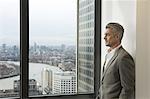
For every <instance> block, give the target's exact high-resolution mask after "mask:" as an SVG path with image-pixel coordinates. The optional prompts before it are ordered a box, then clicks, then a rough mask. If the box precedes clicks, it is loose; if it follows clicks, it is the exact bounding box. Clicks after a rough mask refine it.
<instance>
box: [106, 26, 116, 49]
mask: <svg viewBox="0 0 150 99" xmlns="http://www.w3.org/2000/svg"><path fill="white" fill-rule="evenodd" d="M104 35H105V36H104V40H105V45H106V46H108V47H114V46H115V44H117V43H118V36H117V34H116V33H113V30H112V29H110V28H107V29H106V32H105V34H104Z"/></svg>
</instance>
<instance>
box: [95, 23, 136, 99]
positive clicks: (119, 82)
mask: <svg viewBox="0 0 150 99" xmlns="http://www.w3.org/2000/svg"><path fill="white" fill-rule="evenodd" d="M123 34H124V28H123V27H122V26H121V25H120V24H118V23H108V24H107V25H106V32H105V36H104V40H105V45H106V46H108V47H109V49H108V53H107V54H106V57H105V62H104V65H103V70H102V71H103V73H102V77H101V81H100V82H101V83H100V88H99V95H98V96H97V99H135V63H134V60H133V58H132V56H131V55H130V54H129V53H128V52H127V51H126V50H125V49H124V48H123V47H122V45H121V40H122V37H123Z"/></svg>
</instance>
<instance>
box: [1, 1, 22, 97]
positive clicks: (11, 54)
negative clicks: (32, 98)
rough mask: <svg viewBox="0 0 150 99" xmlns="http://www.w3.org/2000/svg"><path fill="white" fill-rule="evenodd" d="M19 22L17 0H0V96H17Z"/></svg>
mask: <svg viewBox="0 0 150 99" xmlns="http://www.w3.org/2000/svg"><path fill="white" fill-rule="evenodd" d="M19 24H20V23H19V0H0V98H3V97H18V96H19V92H20V87H19V84H18V81H19V80H20V65H19V64H20V53H19V52H20V34H19V26H20V25H19Z"/></svg>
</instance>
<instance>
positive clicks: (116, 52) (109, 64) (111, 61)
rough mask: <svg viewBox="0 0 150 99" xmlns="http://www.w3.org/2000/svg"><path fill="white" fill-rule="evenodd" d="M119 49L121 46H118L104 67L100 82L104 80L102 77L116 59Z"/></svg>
mask: <svg viewBox="0 0 150 99" xmlns="http://www.w3.org/2000/svg"><path fill="white" fill-rule="evenodd" d="M120 49H122V46H120V47H119V48H118V49H117V50H116V51H115V54H114V56H113V57H112V58H111V59H110V61H109V62H108V64H107V66H106V69H105V71H104V73H103V74H102V80H103V79H104V76H105V74H106V72H107V70H108V68H109V67H110V66H111V64H112V63H113V61H114V60H115V59H116V57H117V56H118V53H119V51H120Z"/></svg>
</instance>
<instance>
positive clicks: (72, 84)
mask: <svg viewBox="0 0 150 99" xmlns="http://www.w3.org/2000/svg"><path fill="white" fill-rule="evenodd" d="M5 1H6V0H5ZM46 1H48V3H46ZM65 1H67V3H66V5H64V7H61V6H63V3H64V2H65ZM8 2H9V3H10V2H13V1H8ZM53 2H56V4H57V5H55V4H54V3H53ZM61 2H62V3H61ZM69 2H74V3H73V5H74V6H75V7H76V8H75V9H72V7H73V6H71V4H69V5H67V4H68V3H69ZM42 5H43V6H42ZM37 6H38V7H39V8H38V7H37ZM50 6H51V7H54V9H53V8H50V9H49V8H48V7H50ZM15 7H16V6H15ZM15 7H13V8H15ZM36 7H37V8H36ZM65 8H66V10H65V11H66V12H65V11H61V10H63V9H65ZM4 9H7V8H4ZM42 9H43V10H42ZM9 10H10V9H9ZM10 11H12V9H11V10H10ZM17 11H18V10H17ZM96 12H97V13H96ZM72 13H75V14H76V15H75V17H67V16H66V17H63V16H65V15H68V16H69V14H71V15H72ZM55 14H57V17H52V16H56V15H55ZM60 14H61V15H60ZM63 14H64V15H63ZM86 14H88V15H86ZM12 15H14V14H12ZM90 16H91V17H90ZM92 16H93V17H92ZM80 17H81V18H80ZM15 18H18V17H15ZM56 19H57V20H56ZM60 19H62V20H60ZM74 19H75V20H74ZM65 20H68V21H65ZM72 20H74V21H72ZM13 21H14V20H13ZM69 21H70V22H72V23H71V24H70V23H69ZM17 22H19V21H17ZM74 22H75V23H74ZM5 23H6V22H5ZM51 23H53V24H51ZM99 25H100V1H99V0H61V1H60V0H57V1H56V0H30V1H29V0H20V38H21V39H20V48H19V44H18V47H17V44H16V46H14V47H13V49H15V50H19V49H21V50H20V57H19V56H18V60H17V61H19V60H20V68H19V69H20V79H16V80H14V84H13V87H14V89H13V90H14V92H17V93H19V94H17V97H20V98H21V99H27V98H29V97H30V98H31V99H32V98H33V99H34V98H35V99H36V98H37V99H38V98H40V99H44V98H52V99H60V98H61V99H62V98H63V99H66V98H73V99H77V98H86V99H94V98H95V96H96V94H97V91H98V88H99V83H98V82H99V78H100V77H99V76H100V75H99V69H100V67H99V64H100V61H99V60H96V59H97V58H100V46H99V43H100V40H99V39H98V38H96V37H99V36H100V35H99V32H100V28H99ZM2 26H3V25H1V27H2ZM13 26H15V25H13ZM13 26H12V27H13ZM66 26H67V27H66ZM51 27H56V28H51ZM71 29H74V30H71ZM8 30H10V29H8ZM70 30H71V31H70ZM52 31H53V32H52ZM54 31H55V32H54ZM57 31H61V33H63V32H65V31H66V32H68V34H64V35H59V34H57ZM45 32H47V34H45ZM17 33H19V32H18V31H17ZM83 35H84V36H83ZM13 36H14V35H13ZM13 36H12V37H13ZM17 36H18V35H17ZM17 36H15V37H17ZM51 36H52V37H51ZM65 36H66V38H65ZM18 37H19V36H18ZM49 38H50V39H49ZM61 38H63V39H61ZM52 39H53V40H52ZM72 39H74V40H72ZM54 40H55V42H54ZM80 40H82V43H80ZM89 40H90V41H89ZM5 41H6V40H5ZM14 41H15V40H14ZM16 41H17V40H16ZM51 41H52V42H51ZM92 41H93V42H92ZM17 43H19V40H18V42H17ZM13 44H14V43H13ZM50 44H51V45H50ZM53 44H55V45H53ZM67 44H68V45H67ZM73 44H74V45H73ZM56 45H57V46H56ZM72 45H73V46H72ZM74 46H75V47H74ZM3 48H6V45H5V43H4V44H3ZM17 48H18V49H17ZM81 48H82V49H81ZM89 48H90V49H89ZM82 52H83V53H82ZM60 53H61V54H60ZM71 53H72V54H73V55H72V54H71ZM96 54H97V55H96ZM18 55H19V52H18ZM51 55H53V57H52V56H51ZM39 56H40V57H39ZM60 56H61V57H60ZM56 57H57V59H56ZM58 57H60V58H58ZM62 57H63V59H64V60H62ZM72 59H74V60H72ZM83 60H84V61H83ZM88 61H90V63H89V62H88ZM65 62H67V63H65ZM58 63H59V64H58ZM18 64H19V62H18ZM31 64H32V66H33V64H34V65H35V64H36V67H40V71H38V70H37V69H38V68H36V67H35V68H32V66H31ZM37 64H38V65H39V66H38V65H37ZM41 64H46V65H48V66H47V67H46V68H41V67H42V66H41ZM50 64H51V65H53V67H57V70H58V71H61V72H54V70H52V69H51V68H49V67H50V66H49V65H50ZM64 64H65V66H66V67H67V68H64V67H63V65H64ZM69 66H71V67H75V68H69ZM33 67H34V66H33ZM51 67H52V66H51ZM35 71H37V73H35ZM64 72H65V73H64ZM96 74H97V75H96ZM54 79H55V80H54ZM84 83H85V84H84ZM61 84H62V85H63V86H62V85H61ZM89 84H91V85H90V86H89ZM81 85H83V86H81ZM53 87H54V88H53ZM19 90H20V91H19ZM60 91H62V93H60ZM5 92H6V91H5ZM60 96H61V97H60ZM6 97H9V96H6ZM10 97H12V98H13V96H10ZM10 97H9V98H10ZM15 98H16V97H15Z"/></svg>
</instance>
